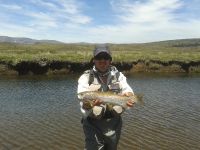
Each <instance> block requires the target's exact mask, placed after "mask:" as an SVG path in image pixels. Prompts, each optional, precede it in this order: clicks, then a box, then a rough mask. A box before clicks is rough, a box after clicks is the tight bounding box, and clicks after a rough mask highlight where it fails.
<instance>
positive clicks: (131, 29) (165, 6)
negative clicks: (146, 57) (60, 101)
mask: <svg viewBox="0 0 200 150" xmlns="http://www.w3.org/2000/svg"><path fill="white" fill-rule="evenodd" d="M0 19H1V21H0V35H1V36H12V37H29V38H34V39H49V40H58V41H63V42H70V43H71V42H90V43H145V42H153V41H163V40H172V39H185V38H200V0H0Z"/></svg>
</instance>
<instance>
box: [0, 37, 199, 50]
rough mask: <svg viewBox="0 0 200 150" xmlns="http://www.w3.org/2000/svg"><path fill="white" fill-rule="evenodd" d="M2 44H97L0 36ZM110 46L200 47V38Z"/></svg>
mask: <svg viewBox="0 0 200 150" xmlns="http://www.w3.org/2000/svg"><path fill="white" fill-rule="evenodd" d="M0 43H18V44H36V43H49V44H73V45H77V44H78V45H93V44H97V43H85V42H79V43H64V42H60V41H56V40H36V39H31V38H26V37H9V36H0ZM106 44H108V45H118V46H119V45H127V46H138V45H140V46H147V47H151V46H159V47H160V46H161V47H163V46H164V47H177V48H178V47H200V38H191V39H175V40H166V41H157V42H149V43H130V44H112V43H106Z"/></svg>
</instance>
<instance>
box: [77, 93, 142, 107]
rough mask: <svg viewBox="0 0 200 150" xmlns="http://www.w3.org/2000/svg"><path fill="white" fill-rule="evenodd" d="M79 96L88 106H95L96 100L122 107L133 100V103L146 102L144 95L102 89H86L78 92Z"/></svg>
mask: <svg viewBox="0 0 200 150" xmlns="http://www.w3.org/2000/svg"><path fill="white" fill-rule="evenodd" d="M78 98H79V100H80V101H82V102H85V103H86V104H87V105H88V107H93V101H94V100H100V101H102V103H103V104H108V105H112V106H114V105H118V106H121V107H122V108H124V109H126V108H128V106H127V101H130V100H131V101H132V102H133V103H139V104H144V102H143V95H141V94H140V95H139V94H138V95H136V94H134V95H132V96H124V95H122V94H116V93H114V92H110V91H109V92H100V91H86V92H81V93H79V94H78Z"/></svg>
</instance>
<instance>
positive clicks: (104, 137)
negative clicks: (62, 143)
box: [83, 67, 122, 150]
mask: <svg viewBox="0 0 200 150" xmlns="http://www.w3.org/2000/svg"><path fill="white" fill-rule="evenodd" d="M112 71H114V72H115V74H113V75H112V76H111V79H110V81H109V83H108V84H107V88H106V90H105V88H103V86H101V87H100V89H99V91H104V92H105V91H108V90H111V91H113V92H115V93H119V92H120V91H121V89H120V88H119V86H115V84H119V80H118V79H119V75H120V73H119V71H117V70H116V68H115V67H111V72H112ZM85 73H89V79H88V84H89V85H91V84H93V83H94V82H95V81H96V82H98V84H101V82H100V81H99V79H98V75H97V74H96V73H95V72H94V70H93V69H91V70H88V71H86V72H85ZM101 85H102V84H101ZM121 127H122V120H121V116H120V115H119V116H115V117H113V116H112V115H111V113H110V111H106V112H105V114H104V117H103V118H102V119H92V118H90V117H88V118H87V119H84V120H83V130H84V133H85V150H117V144H118V141H119V138H120V135H121Z"/></svg>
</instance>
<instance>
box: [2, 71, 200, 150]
mask: <svg viewBox="0 0 200 150" xmlns="http://www.w3.org/2000/svg"><path fill="white" fill-rule="evenodd" d="M77 79H78V76H73V77H72V76H65V77H61V76H60V77H52V78H48V77H44V76H42V77H32V78H31V77H27V78H24V77H23V78H22V77H20V78H1V79H0V150H80V149H83V147H84V135H83V131H82V126H81V123H80V119H81V113H80V111H79V103H78V100H77V98H76V88H77ZM128 82H129V83H130V85H131V87H133V90H134V91H135V92H136V93H143V94H144V100H145V105H144V106H139V105H137V106H135V107H134V108H133V109H130V110H128V111H126V112H125V113H124V114H123V116H122V117H123V129H122V135H121V139H120V143H119V148H118V149H119V150H124V149H125V150H133V149H134V150H155V149H160V150H169V149H170V150H188V149H190V150H199V149H200V143H199V141H200V103H199V101H200V90H199V89H200V77H199V76H188V75H175V76H168V75H165V76H155V75H145V74H142V75H134V76H128Z"/></svg>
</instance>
